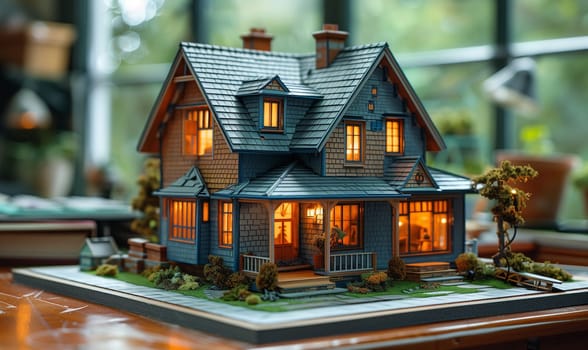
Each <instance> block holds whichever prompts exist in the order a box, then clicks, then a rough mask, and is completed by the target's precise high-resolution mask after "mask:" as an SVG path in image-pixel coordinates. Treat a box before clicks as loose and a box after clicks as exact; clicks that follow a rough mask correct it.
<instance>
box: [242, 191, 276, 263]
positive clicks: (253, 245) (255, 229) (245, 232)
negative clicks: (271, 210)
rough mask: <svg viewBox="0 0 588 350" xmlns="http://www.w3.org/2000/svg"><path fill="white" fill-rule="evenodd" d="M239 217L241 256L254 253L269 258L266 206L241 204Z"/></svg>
mask: <svg viewBox="0 0 588 350" xmlns="http://www.w3.org/2000/svg"><path fill="white" fill-rule="evenodd" d="M239 217H240V241H239V244H240V246H241V249H240V250H241V254H249V253H253V254H254V255H259V256H266V257H267V256H268V252H269V237H268V230H269V223H268V217H267V211H266V209H265V208H264V206H263V205H261V204H259V203H241V204H240V213H239Z"/></svg>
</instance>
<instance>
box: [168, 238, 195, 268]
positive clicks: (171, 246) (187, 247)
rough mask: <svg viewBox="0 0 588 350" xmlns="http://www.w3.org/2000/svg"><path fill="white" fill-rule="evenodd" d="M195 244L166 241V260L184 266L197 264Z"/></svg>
mask: <svg viewBox="0 0 588 350" xmlns="http://www.w3.org/2000/svg"><path fill="white" fill-rule="evenodd" d="M196 249H197V248H196V244H194V243H183V242H178V241H172V240H168V241H167V259H168V260H170V261H175V262H181V263H185V264H198V259H197V255H198V254H197V253H196Z"/></svg>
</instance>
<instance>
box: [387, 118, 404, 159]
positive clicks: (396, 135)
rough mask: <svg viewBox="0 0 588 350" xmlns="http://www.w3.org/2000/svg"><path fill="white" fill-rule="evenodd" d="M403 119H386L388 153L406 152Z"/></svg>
mask: <svg viewBox="0 0 588 350" xmlns="http://www.w3.org/2000/svg"><path fill="white" fill-rule="evenodd" d="M402 126H403V123H402V120H398V119H389V120H386V153H404V137H403V132H402Z"/></svg>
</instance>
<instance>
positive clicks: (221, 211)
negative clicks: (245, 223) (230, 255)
mask: <svg viewBox="0 0 588 350" xmlns="http://www.w3.org/2000/svg"><path fill="white" fill-rule="evenodd" d="M229 207H230V210H226V208H229ZM229 216H230V217H229ZM233 220H234V217H233V202H231V201H219V202H218V246H219V248H232V247H233Z"/></svg>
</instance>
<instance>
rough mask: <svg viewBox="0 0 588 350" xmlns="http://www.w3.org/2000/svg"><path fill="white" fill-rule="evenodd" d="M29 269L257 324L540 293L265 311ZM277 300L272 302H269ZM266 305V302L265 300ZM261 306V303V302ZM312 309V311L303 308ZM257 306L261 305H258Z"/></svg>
mask: <svg viewBox="0 0 588 350" xmlns="http://www.w3.org/2000/svg"><path fill="white" fill-rule="evenodd" d="M30 270H31V271H33V272H36V273H40V274H44V275H48V276H51V277H56V278H58V279H66V280H71V281H74V282H78V283H82V284H87V285H91V286H97V287H100V288H105V289H109V290H112V291H115V292H122V293H125V294H129V295H130V296H136V297H143V298H148V299H152V300H155V301H158V302H163V303H170V304H175V305H179V306H183V307H187V308H191V309H194V310H198V311H204V312H207V313H210V314H214V315H220V316H224V317H227V318H230V319H233V320H237V321H243V322H255V323H258V324H266V325H271V324H273V323H275V322H293V321H297V320H309V319H317V318H322V317H336V316H342V315H343V316H346V315H353V314H364V313H369V312H376V311H384V310H400V309H406V308H413V307H423V306H430V305H440V304H449V303H458V302H460V303H461V302H468V301H481V300H489V299H492V300H495V299H498V298H506V297H513V296H527V295H536V294H540V293H544V292H539V291H532V290H528V289H524V288H510V289H496V288H481V287H480V286H477V285H472V286H471V288H474V287H475V288H478V289H481V291H479V292H477V293H469V294H457V293H453V294H443V295H438V296H431V297H427V298H411V297H408V296H407V297H405V296H375V297H367V298H351V297H346V296H342V295H332V296H323V297H316V298H317V299H313V300H308V303H301V304H300V305H288V306H287V308H288V309H289V310H291V311H287V312H266V311H257V310H251V309H248V308H243V307H238V306H232V305H228V304H223V303H218V302H214V301H210V300H204V299H200V298H194V297H190V296H184V295H181V294H178V293H175V292H171V291H165V290H160V289H155V288H151V287H143V286H136V285H133V284H130V283H127V282H123V281H119V280H115V279H111V278H107V277H99V276H94V275H90V274H88V273H84V272H80V271H79V267H78V266H51V267H40V268H31V269H30ZM566 285H567V286H568V289H570V290H572V289H583V288H588V281H581V282H573V283H567V284H566ZM275 303H279V301H277V302H274V303H272V304H273V305H279V304H275ZM268 304H269V303H268ZM261 305H263V304H261ZM309 308H312V309H313V312H312V313H309V312H307V311H305V310H308V309H309ZM260 309H261V308H260Z"/></svg>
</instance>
